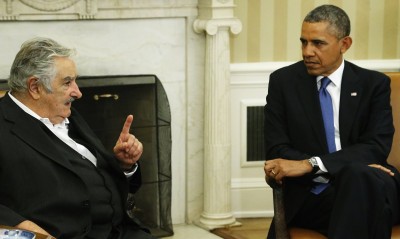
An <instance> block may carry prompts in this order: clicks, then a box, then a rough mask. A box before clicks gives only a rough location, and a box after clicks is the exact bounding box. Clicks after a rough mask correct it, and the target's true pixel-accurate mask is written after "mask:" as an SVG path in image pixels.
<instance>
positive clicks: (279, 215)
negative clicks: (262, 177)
mask: <svg viewBox="0 0 400 239" xmlns="http://www.w3.org/2000/svg"><path fill="white" fill-rule="evenodd" d="M267 184H268V185H269V186H270V187H271V188H272V193H273V200H274V225H275V235H276V238H279V239H290V237H289V232H288V229H287V226H286V219H285V207H284V205H283V185H281V184H279V183H277V182H276V181H275V180H274V179H273V178H268V180H267Z"/></svg>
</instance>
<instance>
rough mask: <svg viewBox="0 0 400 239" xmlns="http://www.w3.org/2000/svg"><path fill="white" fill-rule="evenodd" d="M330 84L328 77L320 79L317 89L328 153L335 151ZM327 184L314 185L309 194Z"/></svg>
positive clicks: (315, 192)
mask: <svg viewBox="0 0 400 239" xmlns="http://www.w3.org/2000/svg"><path fill="white" fill-rule="evenodd" d="M329 83H331V80H330V79H329V78H328V77H324V78H322V79H321V87H320V88H319V102H320V105H321V111H322V118H323V120H324V128H325V135H326V142H327V144H328V150H329V153H332V152H335V151H336V144H335V127H334V125H333V119H334V118H333V106H332V98H331V95H330V94H329V92H328V91H327V90H326V87H327V86H328V85H329ZM328 185H329V184H328V183H315V184H314V186H313V188H312V189H311V192H312V193H314V194H320V193H321V192H322V191H324V190H325V188H327V187H328Z"/></svg>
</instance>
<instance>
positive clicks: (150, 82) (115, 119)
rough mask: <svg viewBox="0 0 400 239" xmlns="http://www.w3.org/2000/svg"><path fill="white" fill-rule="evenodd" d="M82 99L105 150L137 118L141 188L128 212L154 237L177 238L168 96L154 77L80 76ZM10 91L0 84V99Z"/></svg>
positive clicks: (78, 105)
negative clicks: (129, 119) (174, 217)
mask: <svg viewBox="0 0 400 239" xmlns="http://www.w3.org/2000/svg"><path fill="white" fill-rule="evenodd" d="M77 83H78V86H79V88H80V90H81V92H82V94H83V96H82V98H81V99H79V100H77V101H75V102H74V103H73V107H74V108H76V109H77V110H78V111H79V113H80V114H82V116H83V117H84V118H85V119H86V121H87V123H88V124H89V125H90V126H91V128H92V129H93V130H94V132H95V133H96V134H97V136H98V137H99V138H100V140H101V141H102V142H103V144H104V145H105V147H106V148H107V149H108V150H110V151H112V148H113V147H114V144H115V142H116V140H117V139H118V137H119V134H120V132H121V129H122V126H123V123H124V122H125V119H126V117H127V116H128V115H129V114H132V115H133V123H132V126H131V133H132V134H134V135H135V136H136V137H137V138H138V139H139V140H140V141H141V142H142V144H143V148H144V151H143V154H142V156H141V159H140V161H139V162H140V166H141V172H142V186H141V188H140V189H139V190H138V192H137V193H136V194H135V195H132V194H130V195H129V200H132V199H133V200H134V202H135V207H134V208H133V210H131V211H130V212H129V214H130V215H133V216H134V217H135V218H137V219H138V220H139V221H140V222H141V223H142V224H144V226H145V227H146V228H148V229H149V230H150V231H151V233H152V235H154V236H156V237H166V236H171V235H173V228H172V219H171V186H172V185H171V184H172V181H171V143H172V142H171V141H172V140H171V112H170V106H169V102H168V98H167V95H166V92H165V90H164V88H163V86H162V84H161V82H160V80H159V79H158V78H157V77H156V76H155V75H128V76H126V75H125V76H80V77H79V78H78V79H77ZM6 90H8V86H7V82H6V81H5V80H1V82H0V93H1V94H0V97H1V96H3V95H4V93H5V92H6Z"/></svg>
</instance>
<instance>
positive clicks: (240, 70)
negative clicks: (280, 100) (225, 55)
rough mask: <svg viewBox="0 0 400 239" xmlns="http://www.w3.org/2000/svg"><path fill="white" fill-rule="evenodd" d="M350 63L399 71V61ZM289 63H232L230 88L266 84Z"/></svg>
mask: <svg viewBox="0 0 400 239" xmlns="http://www.w3.org/2000/svg"><path fill="white" fill-rule="evenodd" d="M350 62H352V63H354V64H356V65H359V66H361V67H364V68H367V69H371V70H376V71H381V72H397V71H400V59H388V60H354V61H352V60H350ZM293 63H294V62H291V61H290V62H289V61H276V62H257V63H234V64H231V66H230V70H231V86H235V87H240V86H243V85H245V86H248V87H251V86H253V87H258V86H260V85H261V86H265V84H267V83H268V78H269V77H268V76H269V75H270V74H271V73H272V72H273V71H275V70H277V69H279V68H281V67H284V66H288V65H290V64H293Z"/></svg>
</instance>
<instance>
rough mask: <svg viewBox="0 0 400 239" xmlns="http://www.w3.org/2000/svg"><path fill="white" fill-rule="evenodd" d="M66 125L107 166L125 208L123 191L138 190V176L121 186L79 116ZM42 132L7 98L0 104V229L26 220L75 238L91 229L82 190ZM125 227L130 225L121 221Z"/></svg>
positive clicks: (117, 173) (115, 166)
mask: <svg viewBox="0 0 400 239" xmlns="http://www.w3.org/2000/svg"><path fill="white" fill-rule="evenodd" d="M69 120H70V124H71V127H72V128H74V129H75V130H76V131H77V133H79V134H80V135H82V137H84V140H85V141H86V142H87V143H89V144H90V145H91V146H92V147H94V148H95V149H96V150H97V152H98V153H99V154H101V155H102V157H103V158H104V159H105V160H106V161H107V163H108V165H109V172H110V173H111V175H112V177H113V178H114V179H115V182H116V185H118V190H119V192H120V194H121V198H122V200H123V202H122V205H124V206H125V205H126V198H127V194H128V191H130V192H135V191H136V190H137V189H138V188H139V186H140V183H141V182H140V172H136V173H135V175H134V176H133V177H131V178H130V180H127V179H126V176H125V175H124V174H123V172H122V171H121V169H120V167H119V165H118V163H117V161H116V159H115V158H114V156H113V155H111V154H110V153H108V152H107V151H106V149H105V148H104V147H103V145H102V144H101V142H100V141H99V139H98V138H97V137H96V136H95V135H94V133H93V132H92V130H91V129H90V128H89V126H88V125H87V123H86V122H85V121H84V120H83V119H82V118H81V116H80V115H79V114H78V113H77V112H76V111H74V110H73V111H72V114H71V117H70V118H69ZM46 130H48V129H47V127H46V126H45V125H44V124H43V123H41V122H40V121H39V120H37V119H35V118H33V117H32V116H30V115H28V114H27V113H25V112H24V111H23V110H22V109H21V108H19V107H18V106H17V105H16V104H15V103H14V102H13V101H12V100H11V98H10V97H9V96H8V94H6V96H4V97H3V98H2V99H1V100H0V135H1V140H0V224H3V225H9V226H14V225H16V224H18V223H20V222H22V221H23V220H31V221H33V222H35V223H37V224H38V225H40V226H41V227H43V228H44V229H45V230H47V231H48V232H49V233H51V234H52V235H59V234H60V233H69V234H71V235H74V234H75V235H78V234H80V233H81V230H90V226H91V218H90V213H89V207H88V206H87V205H88V204H87V200H88V199H89V193H88V188H87V187H86V186H85V184H84V182H83V181H82V179H81V178H80V177H79V176H78V175H77V174H76V173H75V172H74V171H73V168H72V165H71V164H70V163H69V160H68V158H66V156H65V153H64V152H60V151H57V150H56V148H55V147H52V145H54V142H53V141H54V140H58V138H54V137H49V135H48V132H46ZM58 143H59V142H58ZM124 211H125V210H124ZM125 221H126V222H127V223H131V222H130V220H129V219H128V217H127V216H126V218H125ZM128 221H129V222H128Z"/></svg>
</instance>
